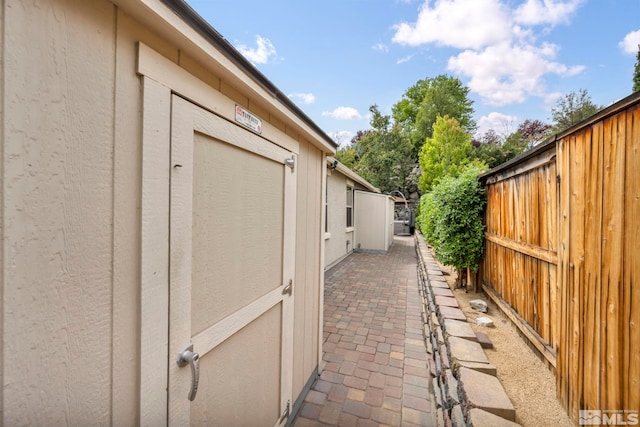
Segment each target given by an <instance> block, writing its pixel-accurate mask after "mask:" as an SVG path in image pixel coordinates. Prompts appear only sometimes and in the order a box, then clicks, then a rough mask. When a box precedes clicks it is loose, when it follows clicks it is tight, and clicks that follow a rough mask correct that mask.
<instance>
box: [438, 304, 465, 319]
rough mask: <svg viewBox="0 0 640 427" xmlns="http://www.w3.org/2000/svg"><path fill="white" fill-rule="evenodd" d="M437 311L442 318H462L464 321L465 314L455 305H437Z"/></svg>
mask: <svg viewBox="0 0 640 427" xmlns="http://www.w3.org/2000/svg"><path fill="white" fill-rule="evenodd" d="M438 311H440V315H441V316H442V317H443V318H444V319H453V320H462V321H466V320H467V316H465V315H464V313H463V312H462V310H460V309H459V308H455V307H447V306H444V305H441V306H438Z"/></svg>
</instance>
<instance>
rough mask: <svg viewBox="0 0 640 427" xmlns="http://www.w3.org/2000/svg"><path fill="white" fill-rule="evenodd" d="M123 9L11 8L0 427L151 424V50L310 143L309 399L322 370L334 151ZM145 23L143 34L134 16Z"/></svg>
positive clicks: (305, 308) (10, 4) (100, 4)
mask: <svg viewBox="0 0 640 427" xmlns="http://www.w3.org/2000/svg"><path fill="white" fill-rule="evenodd" d="M120 3H122V6H123V7H124V8H125V9H122V8H120V7H118V6H115V5H114V4H112V3H111V2H110V1H106V0H105V1H99V0H92V1H85V0H67V1H65V0H52V1H50V2H41V3H38V4H37V5H36V4H34V3H33V2H27V1H18V0H5V1H4V2H3V3H2V6H3V7H2V11H3V13H4V19H2V20H1V21H0V22H3V23H4V27H3V28H2V35H3V38H4V41H5V42H4V43H3V44H2V46H4V50H3V51H2V59H3V66H4V68H3V75H2V76H3V85H2V88H1V90H3V97H4V103H3V105H4V107H5V108H6V109H5V110H4V111H2V129H3V134H2V144H1V147H0V149H1V150H2V153H3V155H4V156H3V158H4V159H5V163H4V164H3V165H2V166H1V167H2V169H1V173H0V182H1V183H2V205H1V206H0V215H1V223H0V225H1V228H0V230H1V233H2V242H3V249H2V251H1V252H0V256H1V257H2V258H1V260H2V264H1V270H0V297H1V298H2V311H0V315H1V316H2V322H0V325H1V326H0V327H1V328H2V329H1V330H0V333H1V334H2V351H1V353H0V363H1V369H0V383H2V384H3V388H2V392H1V393H2V394H0V405H1V406H0V409H1V410H2V422H0V424H2V423H3V424H4V425H7V426H8V425H23V424H33V425H61V424H76V425H83V424H84V425H87V424H115V425H135V424H136V423H138V421H139V419H140V416H141V414H139V411H138V394H139V383H140V379H139V372H140V363H141V362H140V350H139V349H140V298H141V297H140V274H141V272H140V257H141V238H140V222H141V218H140V210H141V206H140V201H141V177H142V171H141V165H142V156H143V154H142V146H141V133H142V129H141V126H142V115H143V113H144V112H143V111H142V101H141V100H142V87H141V78H140V76H138V75H136V73H135V70H136V43H137V42H138V41H143V42H144V43H145V44H147V45H148V46H150V47H152V48H153V49H154V50H156V51H157V52H159V53H161V54H162V55H164V56H165V57H166V58H168V59H170V60H172V61H174V62H175V63H178V64H180V65H181V66H182V67H184V68H186V69H188V70H189V71H190V72H191V73H192V74H194V75H196V76H198V77H199V78H200V79H201V80H203V81H205V82H207V83H208V84H210V86H211V87H213V88H214V89H216V90H220V91H221V93H223V94H225V95H226V96H228V97H229V98H230V99H232V100H233V101H235V102H238V103H240V104H242V105H251V108H252V109H253V110H254V111H255V112H257V113H258V114H261V115H262V117H263V118H264V119H265V120H266V121H269V122H270V123H271V124H273V125H274V126H275V127H276V128H277V129H280V130H281V131H282V132H284V133H286V134H287V135H289V136H290V137H291V138H293V139H295V140H297V141H299V142H300V154H299V158H298V167H299V172H298V177H299V182H298V199H297V211H298V212H297V223H298V234H297V238H296V240H297V247H296V256H297V259H296V279H295V280H296V289H295V296H296V299H295V316H296V318H295V330H294V334H295V350H294V351H295V354H294V367H293V369H294V397H295V396H297V394H298V393H299V392H300V390H301V389H302V387H303V386H304V384H305V382H306V381H307V380H308V378H309V376H310V375H311V374H312V373H313V370H314V369H315V368H316V367H317V366H318V354H319V352H318V340H319V334H320V332H321V331H320V327H319V325H318V323H319V322H318V318H319V313H318V310H319V307H320V299H321V293H320V272H321V270H322V267H321V265H320V264H321V256H320V250H321V228H322V227H321V209H322V194H321V182H322V181H321V180H322V176H323V173H324V165H325V153H324V150H323V149H321V148H318V147H316V146H313V145H312V144H311V143H310V142H309V141H308V140H307V139H305V138H304V137H302V136H301V135H300V133H299V132H297V130H296V126H290V125H289V124H288V123H287V121H286V118H283V116H282V115H279V114H276V112H273V111H271V110H270V109H269V107H268V106H265V105H263V104H261V103H260V100H257V99H254V98H252V96H253V94H252V93H251V92H250V91H247V92H244V91H243V88H242V87H241V86H240V85H238V82H237V81H233V85H232V84H230V83H228V80H227V79H226V77H224V76H221V75H218V74H216V73H214V72H211V71H210V70H214V69H215V67H213V66H212V65H211V64H210V63H207V62H206V61H203V60H202V59H198V60H197V59H195V52H197V51H198V49H197V46H194V45H192V44H191V43H190V41H189V40H188V39H186V38H185V37H180V36H178V35H176V34H175V33H176V32H175V30H174V29H171V28H169V29H167V30H166V31H163V23H162V22H163V21H162V19H160V18H159V17H157V16H156V15H154V14H149V13H147V14H145V13H143V12H145V7H143V6H141V5H140V3H139V2H134V1H122V2H120ZM150 3H154V2H150ZM154 4H155V3H154ZM154 7H156V6H154ZM139 12H140V13H141V14H140V17H139V18H140V19H137V18H133V17H132V16H131V15H130V14H137V13H139ZM145 16H146V17H145ZM147 20H148V21H147ZM161 33H162V34H165V36H159V34H161ZM216 72H218V71H217V70H216ZM159 309H160V308H159ZM158 410H161V408H158ZM142 415H143V418H144V414H142Z"/></svg>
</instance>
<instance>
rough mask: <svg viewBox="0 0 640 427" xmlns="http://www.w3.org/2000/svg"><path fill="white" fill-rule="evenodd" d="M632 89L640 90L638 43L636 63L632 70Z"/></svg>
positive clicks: (639, 53)
mask: <svg viewBox="0 0 640 427" xmlns="http://www.w3.org/2000/svg"><path fill="white" fill-rule="evenodd" d="M633 91H634V92H638V91H640V44H639V45H638V53H637V54H636V65H635V67H634V71H633Z"/></svg>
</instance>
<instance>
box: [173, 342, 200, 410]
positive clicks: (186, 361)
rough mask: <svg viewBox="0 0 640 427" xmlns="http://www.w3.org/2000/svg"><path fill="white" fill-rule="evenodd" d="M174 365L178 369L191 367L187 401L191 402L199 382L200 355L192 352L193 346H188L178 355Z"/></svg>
mask: <svg viewBox="0 0 640 427" xmlns="http://www.w3.org/2000/svg"><path fill="white" fill-rule="evenodd" d="M176 363H177V364H178V366H179V367H181V368H182V367H184V366H187V365H189V366H191V390H190V391H189V396H188V399H189V400H190V401H193V399H195V398H196V393H197V392H198V382H199V381H200V355H199V354H198V353H194V352H193V344H189V345H188V346H187V347H186V348H185V349H184V350H182V351H181V352H180V353H179V354H178V360H176Z"/></svg>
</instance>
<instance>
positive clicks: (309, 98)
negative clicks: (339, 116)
mask: <svg viewBox="0 0 640 427" xmlns="http://www.w3.org/2000/svg"><path fill="white" fill-rule="evenodd" d="M289 98H291V99H299V100H300V101H302V103H303V104H313V103H314V102H316V97H315V95H314V94H312V93H290V94H289Z"/></svg>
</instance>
